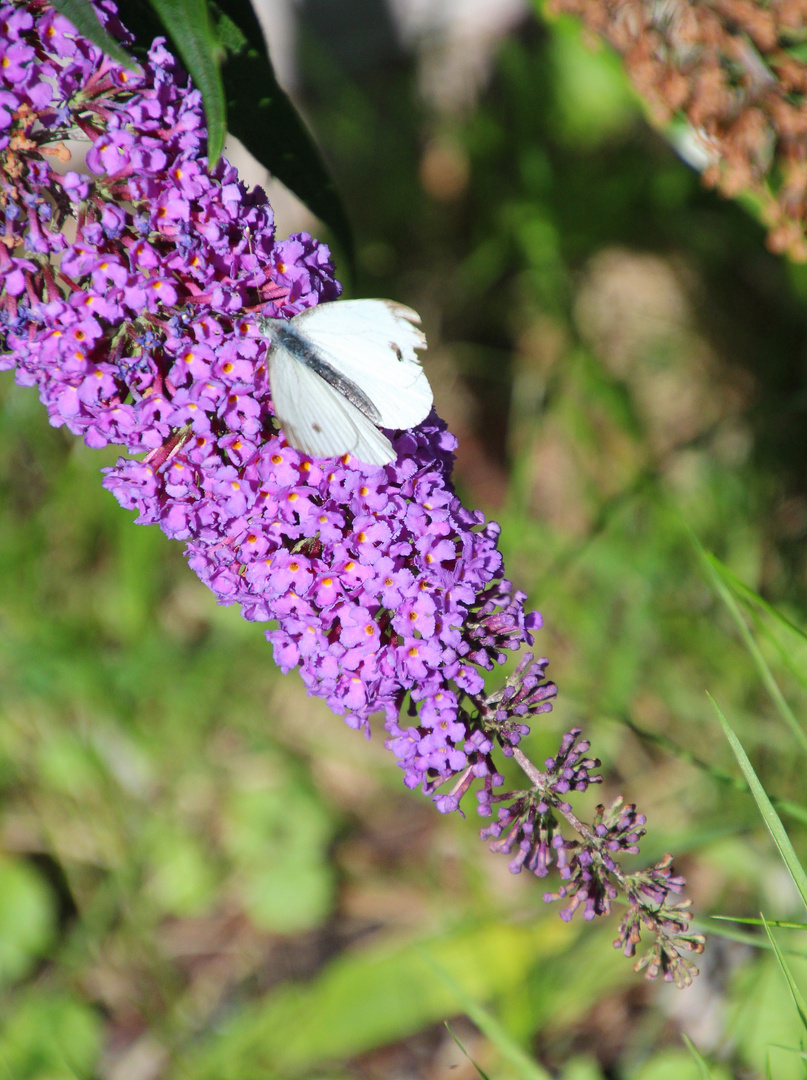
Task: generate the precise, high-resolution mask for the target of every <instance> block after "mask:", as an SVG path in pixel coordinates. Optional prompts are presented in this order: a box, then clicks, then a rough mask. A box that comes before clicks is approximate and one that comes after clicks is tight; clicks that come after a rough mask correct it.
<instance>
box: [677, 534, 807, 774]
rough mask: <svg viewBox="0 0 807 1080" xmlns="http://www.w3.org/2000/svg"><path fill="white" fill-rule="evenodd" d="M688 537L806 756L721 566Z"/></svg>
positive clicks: (805, 737)
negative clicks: (725, 579)
mask: <svg viewBox="0 0 807 1080" xmlns="http://www.w3.org/2000/svg"><path fill="white" fill-rule="evenodd" d="M691 535H692V538H693V541H694V543H695V545H696V547H697V548H698V551H699V552H700V555H701V558H702V559H703V562H704V565H705V566H706V569H707V572H708V574H709V577H710V578H711V580H712V584H713V585H714V587H715V590H716V591H717V594H718V596H719V597H720V598H721V600H722V601H723V603H724V604H725V605H726V607H727V608H728V610H729V612H730V614H731V617H732V618H733V619H734V622H735V623H736V625H737V629H738V630H739V631H740V637H741V638H742V639H743V642H744V643H745V647H746V648H747V649H748V651H749V653H750V654H751V657H752V658H753V661H754V663H755V664H756V666H757V670H758V671H759V674H760V678H761V679H762V681H763V683H764V684H765V688H766V689H767V691H768V693H769V694H770V696H771V698H772V699H773V703H774V705H775V706H776V708H777V709H778V710H779V715H780V716H781V717H782V719H783V720H784V721H785V723H786V724H787V726H788V727H789V728H790V730H791V732H792V733H793V735H794V737H795V739H796V741H797V742H798V743H799V745H800V746H801V748H802V750H803V751H804V752H805V753H807V734H805V733H804V730H803V729H802V726H801V724H800V723H799V722H798V720H797V719H796V717H795V716H794V714H793V710H792V709H791V708H790V706H789V705H788V703H787V702H786V701H785V698H784V695H783V693H782V691H781V690H780V689H779V686H778V684H777V682H776V679H774V677H773V672H772V671H771V669H770V668H769V667H768V662H767V660H766V659H765V657H764V656H763V655H762V653H761V652H760V649H759V646H758V645H757V643H756V641H754V638H753V636H752V634H751V631H750V630H749V629H748V626H747V625H746V622H745V619H744V618H743V616H742V612H741V611H740V609H739V607H738V606H737V601H736V600H735V599H734V596H733V595H732V593H731V590H730V589H729V588H728V586H727V585H726V583H725V581H724V580H723V577H722V575H721V573H720V571H721V568H722V565H723V564H722V563H721V562H720V560H719V559H716V558H715V556H714V555H712V554H711V552H708V551H706V550H705V549H704V548H703V546H702V545H701V543H700V541H699V540H698V538H697V537H696V536H695V534H694V533H692V534H691Z"/></svg>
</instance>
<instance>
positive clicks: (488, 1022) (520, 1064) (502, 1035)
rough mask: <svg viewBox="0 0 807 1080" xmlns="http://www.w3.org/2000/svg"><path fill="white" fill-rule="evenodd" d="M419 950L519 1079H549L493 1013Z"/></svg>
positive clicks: (424, 952) (425, 953) (547, 1074)
mask: <svg viewBox="0 0 807 1080" xmlns="http://www.w3.org/2000/svg"><path fill="white" fill-rule="evenodd" d="M420 952H421V955H422V956H423V959H424V960H425V962H426V963H427V964H428V965H429V967H430V968H431V969H432V971H433V972H434V973H435V975H436V976H437V977H438V978H439V979H441V980H442V981H443V982H444V983H445V984H446V986H447V987H448V988H449V990H451V992H452V993H453V994H454V995H456V998H457V1001H459V1003H460V1005H462V1007H463V1009H464V1010H465V1014H466V1016H468V1018H469V1019H470V1020H473V1022H474V1023H475V1024H476V1026H477V1027H478V1028H479V1030H480V1031H481V1032H482V1034H483V1035H486V1036H487V1037H488V1038H489V1039H490V1041H491V1042H492V1043H493V1045H494V1046H496V1047H497V1049H498V1050H499V1052H500V1053H501V1055H502V1057H503V1058H504V1059H505V1060H506V1061H509V1062H510V1064H511V1065H512V1066H513V1068H514V1069H515V1070H516V1072H517V1074H518V1076H520V1077H522V1078H523V1080H550V1077H549V1073H548V1072H546V1070H545V1069H542V1068H541V1066H540V1065H539V1064H538V1062H537V1061H534V1060H533V1059H532V1058H531V1057H530V1055H529V1054H526V1053H525V1052H524V1051H523V1050H522V1049H521V1047H520V1046H519V1045H518V1043H517V1042H516V1041H515V1040H514V1039H512V1038H511V1037H510V1036H509V1035H508V1034H507V1032H506V1031H505V1029H504V1028H503V1027H502V1025H501V1024H500V1023H499V1021H498V1020H497V1019H496V1017H495V1016H493V1015H492V1014H491V1013H489V1012H488V1011H487V1009H484V1008H483V1007H482V1006H481V1005H480V1004H479V1002H478V1001H476V1000H475V999H474V998H473V997H472V996H471V995H470V994H469V993H468V992H467V991H466V990H465V989H464V987H462V986H460V984H459V983H458V982H457V980H456V979H454V978H452V977H451V975H449V973H448V972H447V971H446V969H445V968H444V967H443V966H442V965H441V964H438V963H437V962H436V961H435V960H433V959H432V957H431V956H430V955H429V954H428V953H427V952H426V951H425V950H423V949H421V950H420Z"/></svg>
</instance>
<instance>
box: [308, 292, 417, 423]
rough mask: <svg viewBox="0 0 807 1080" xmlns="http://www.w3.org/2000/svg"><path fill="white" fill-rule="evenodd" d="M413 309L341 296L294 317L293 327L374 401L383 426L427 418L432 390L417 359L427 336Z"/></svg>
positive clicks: (331, 364)
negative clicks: (419, 326) (334, 300)
mask: <svg viewBox="0 0 807 1080" xmlns="http://www.w3.org/2000/svg"><path fill="white" fill-rule="evenodd" d="M419 322H420V317H419V316H418V314H417V313H416V312H414V311H412V309H411V308H408V307H404V306H403V304H395V303H393V302H392V301H390V300H340V301H337V302H334V303H326V304H318V305H317V306H316V307H312V308H307V309H306V310H305V311H302V312H300V314H299V315H295V316H294V318H293V319H292V320H291V323H292V325H293V327H294V329H295V330H296V331H297V332H298V333H299V334H300V335H301V336H302V337H304V338H305V339H307V340H308V341H309V342H310V344H311V345H312V346H313V347H314V349H315V350H316V351H317V352H318V353H319V354H320V355H321V356H322V357H323V359H324V360H325V361H326V362H327V363H328V364H329V365H330V366H331V367H333V368H335V369H336V370H337V371H338V372H339V373H340V374H341V375H342V376H344V377H345V378H346V379H349V380H350V381H351V382H352V383H354V384H355V385H356V386H358V387H359V388H360V389H361V391H362V392H363V393H364V394H365V395H366V396H367V397H368V398H369V399H370V401H372V403H373V405H374V406H375V408H376V410H377V412H378V416H379V419H378V421H377V422H378V423H379V424H380V425H381V426H382V427H387V428H401V429H406V428H410V427H414V425H415V424H419V423H420V422H421V420H424V419H425V418H426V417H427V416H428V414H429V412H430V410H431V407H432V391H431V387H430V386H429V382H428V379H427V378H426V375H425V373H424V371H423V369H422V368H421V366H420V362H419V360H418V359H417V355H416V351H415V350H416V349H425V347H426V338H425V336H424V335H423V332H422V331H421V330H420V329H419V328H418V326H416V325H415V324H416V323H419Z"/></svg>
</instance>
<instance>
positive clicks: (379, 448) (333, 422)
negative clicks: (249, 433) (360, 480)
mask: <svg viewBox="0 0 807 1080" xmlns="http://www.w3.org/2000/svg"><path fill="white" fill-rule="evenodd" d="M268 365H269V384H270V386H271V387H272V403H273V405H274V408H275V416H276V417H277V421H278V423H279V424H280V427H281V428H282V430H283V434H284V435H285V436H286V439H287V440H288V442H289V443H290V445H291V446H293V447H295V448H296V449H297V450H302V451H303V452H304V453H306V454H310V455H311V456H312V457H323V458H330V457H341V456H342V455H343V454H352V455H353V457H355V458H356V459H357V460H359V461H364V462H366V463H367V464H369V465H386V464H388V463H389V462H390V461H394V460H395V451H394V450H393V449H392V444H391V443H390V441H389V439H387V438H386V436H384V435H382V434H381V432H380V431H379V430H378V428H377V427H376V426H375V424H373V423H372V421H370V420H368V419H367V417H366V416H365V415H364V413H362V412H361V411H360V410H359V409H357V408H356V406H355V405H353V404H352V403H351V402H349V401H348V400H347V399H346V398H345V397H343V396H342V394H340V393H339V391H338V390H334V388H333V387H332V386H330V385H329V384H328V383H327V382H326V381H325V380H324V379H323V378H321V377H320V376H319V375H317V373H316V372H315V371H312V370H311V368H309V367H307V366H306V365H305V364H303V363H300V361H299V360H297V359H295V357H294V356H292V354H291V353H290V352H289V351H288V350H287V349H285V348H284V347H283V346H282V345H279V344H278V343H276V342H275V343H273V344H272V346H271V348H270V349H269V353H268Z"/></svg>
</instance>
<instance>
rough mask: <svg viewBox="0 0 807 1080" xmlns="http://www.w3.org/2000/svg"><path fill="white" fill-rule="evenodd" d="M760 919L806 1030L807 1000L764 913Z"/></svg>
mask: <svg viewBox="0 0 807 1080" xmlns="http://www.w3.org/2000/svg"><path fill="white" fill-rule="evenodd" d="M762 921H763V923H764V924H765V932H766V933H767V935H768V939H769V941H770V943H771V947H772V949H773V951H774V955H775V956H776V959H777V961H778V963H779V967H780V968H781V969H782V974H783V975H784V977H785V979H786V980H787V986H788V989H789V990H790V996H791V997H792V998H793V1004H794V1005H795V1006H796V1010H797V1012H798V1014H799V1019H800V1020H801V1026H802V1027H803V1028H804V1030H805V1031H807V1002H805V1000H804V997H803V995H802V992H801V990H799V988H798V985H797V983H796V980H795V979H794V978H793V972H792V971H791V970H790V966H789V964H788V962H787V960H785V958H784V955H783V953H782V950H781V949H780V948H779V945H778V943H777V941H776V939H775V938H774V936H773V934H772V932H771V929H770V927H769V926H768V924H767V922H765V916H764V915H763V916H762Z"/></svg>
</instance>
